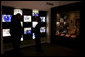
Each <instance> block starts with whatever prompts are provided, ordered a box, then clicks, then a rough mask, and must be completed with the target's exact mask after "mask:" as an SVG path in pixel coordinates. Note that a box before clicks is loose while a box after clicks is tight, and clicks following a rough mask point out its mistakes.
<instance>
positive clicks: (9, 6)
mask: <svg viewBox="0 0 85 57" xmlns="http://www.w3.org/2000/svg"><path fill="white" fill-rule="evenodd" d="M35 2H36V3H35ZM35 2H31V1H30V2H29V1H25V2H17V1H15V2H13V1H12V2H11V1H7V2H6V1H2V2H1V6H4V7H5V9H3V8H2V14H3V13H4V12H5V13H7V14H9V11H10V14H12V15H13V9H22V10H23V12H24V14H28V15H29V14H31V15H32V9H37V10H39V12H40V15H42V16H44V15H45V16H46V34H47V36H46V37H45V38H43V39H42V43H50V41H51V30H52V27H51V26H52V25H51V23H53V22H52V20H53V18H51V14H52V13H51V8H52V7H56V6H61V5H65V4H66V5H67V4H69V3H75V2H77V1H69V2H67V1H63V2H61V1H56V2H55V1H52V3H54V5H53V6H52V5H47V4H46V2H44V1H42V2H41V1H40V2H39V1H38V2H37V1H35ZM47 2H50V1H47ZM28 12H29V13H28ZM44 12H45V13H44ZM2 26H3V25H2ZM34 44H35V43H34V41H33V40H32V41H29V40H28V41H23V43H22V46H21V47H26V46H30V45H34ZM3 45H4V49H5V50H9V49H10V48H12V47H11V44H9V46H10V48H9V47H7V46H8V44H3ZM1 50H2V49H1Z"/></svg>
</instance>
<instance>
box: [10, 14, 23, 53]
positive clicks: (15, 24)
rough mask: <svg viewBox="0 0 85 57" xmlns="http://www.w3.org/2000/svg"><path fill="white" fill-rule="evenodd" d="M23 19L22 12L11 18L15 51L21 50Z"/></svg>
mask: <svg viewBox="0 0 85 57" xmlns="http://www.w3.org/2000/svg"><path fill="white" fill-rule="evenodd" d="M21 19H22V16H21V15H20V14H17V15H14V16H12V18H11V26H10V34H11V40H12V44H13V48H14V51H15V53H17V52H19V50H20V43H21V41H20V39H21V36H22V27H21V23H20V20H21Z"/></svg>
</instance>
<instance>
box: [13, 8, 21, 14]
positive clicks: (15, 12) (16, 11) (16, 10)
mask: <svg viewBox="0 0 85 57" xmlns="http://www.w3.org/2000/svg"><path fill="white" fill-rule="evenodd" d="M18 13H20V14H21V15H22V10H21V9H14V15H16V14H18Z"/></svg>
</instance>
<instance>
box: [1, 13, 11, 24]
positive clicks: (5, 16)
mask: <svg viewBox="0 0 85 57" xmlns="http://www.w3.org/2000/svg"><path fill="white" fill-rule="evenodd" d="M11 18H12V15H5V14H3V15H2V22H11Z"/></svg>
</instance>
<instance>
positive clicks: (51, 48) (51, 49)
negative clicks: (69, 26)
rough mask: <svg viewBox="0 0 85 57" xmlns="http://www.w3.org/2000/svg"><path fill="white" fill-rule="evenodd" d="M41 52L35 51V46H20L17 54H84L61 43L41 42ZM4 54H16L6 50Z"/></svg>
mask: <svg viewBox="0 0 85 57" xmlns="http://www.w3.org/2000/svg"><path fill="white" fill-rule="evenodd" d="M42 49H43V51H42V52H37V51H36V49H35V46H31V47H26V48H22V49H21V52H20V54H17V55H19V56H85V54H84V53H83V52H82V51H81V50H78V49H73V48H70V47H66V46H62V45H48V44H42ZM4 56H16V54H15V53H14V52H13V51H6V52H5V55H4Z"/></svg>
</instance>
